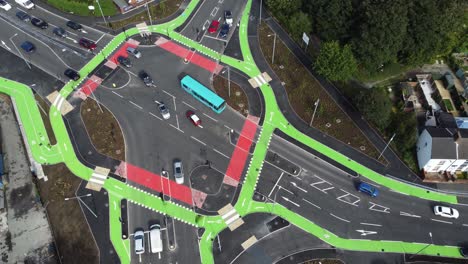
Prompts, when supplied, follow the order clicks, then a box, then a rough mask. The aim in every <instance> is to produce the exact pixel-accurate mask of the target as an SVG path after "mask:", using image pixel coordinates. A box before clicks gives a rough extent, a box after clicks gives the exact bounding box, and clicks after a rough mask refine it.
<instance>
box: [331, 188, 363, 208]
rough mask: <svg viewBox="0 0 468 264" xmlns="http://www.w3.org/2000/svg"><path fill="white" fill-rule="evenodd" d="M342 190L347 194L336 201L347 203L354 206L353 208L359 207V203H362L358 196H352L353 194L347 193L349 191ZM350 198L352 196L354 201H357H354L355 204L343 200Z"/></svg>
mask: <svg viewBox="0 0 468 264" xmlns="http://www.w3.org/2000/svg"><path fill="white" fill-rule="evenodd" d="M340 190H341V191H342V192H344V193H345V194H343V195H341V196H339V197H337V198H336V199H337V200H338V201H340V202H343V203H347V204H350V205H353V206H358V204H357V203H359V201H361V199H360V198H359V197H358V196H356V195H354V194H351V193H349V192H347V191H345V190H343V189H341V188H340ZM348 196H351V197H352V198H354V199H353V200H355V201H354V202H350V201H347V200H344V199H343V198H344V197H348Z"/></svg>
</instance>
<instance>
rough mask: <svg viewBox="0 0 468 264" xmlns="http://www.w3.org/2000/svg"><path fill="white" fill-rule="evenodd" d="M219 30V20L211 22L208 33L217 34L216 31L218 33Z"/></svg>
mask: <svg viewBox="0 0 468 264" xmlns="http://www.w3.org/2000/svg"><path fill="white" fill-rule="evenodd" d="M218 28H219V21H218V20H213V21H211V24H210V27H209V28H208V33H211V34H213V33H216V31H218Z"/></svg>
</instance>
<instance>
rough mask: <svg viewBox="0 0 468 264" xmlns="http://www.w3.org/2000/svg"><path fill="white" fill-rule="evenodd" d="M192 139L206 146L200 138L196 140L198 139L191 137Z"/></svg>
mask: <svg viewBox="0 0 468 264" xmlns="http://www.w3.org/2000/svg"><path fill="white" fill-rule="evenodd" d="M190 137H191V138H192V139H193V140H195V141H198V143H200V144H202V145H203V146H206V143H205V142H203V141H201V140H199V139H198V138H196V137H194V136H190Z"/></svg>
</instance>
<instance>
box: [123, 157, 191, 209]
mask: <svg viewBox="0 0 468 264" xmlns="http://www.w3.org/2000/svg"><path fill="white" fill-rule="evenodd" d="M127 179H128V180H130V181H132V182H135V183H138V184H140V185H143V186H145V187H147V188H150V189H152V190H155V191H157V192H161V191H162V192H163V193H164V194H165V195H168V196H171V197H172V198H173V199H176V200H179V201H181V202H184V203H186V204H189V205H192V190H191V189H190V188H189V187H187V186H185V185H181V184H177V183H176V182H175V181H172V180H169V179H167V178H165V177H161V176H160V175H158V174H155V173H152V172H150V171H147V170H145V169H142V168H139V167H137V166H134V165H132V164H129V163H127Z"/></svg>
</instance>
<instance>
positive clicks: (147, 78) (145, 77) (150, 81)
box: [138, 71, 154, 86]
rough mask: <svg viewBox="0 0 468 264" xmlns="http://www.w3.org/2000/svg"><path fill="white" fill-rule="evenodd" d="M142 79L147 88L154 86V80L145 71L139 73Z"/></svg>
mask: <svg viewBox="0 0 468 264" xmlns="http://www.w3.org/2000/svg"><path fill="white" fill-rule="evenodd" d="M138 76H139V77H140V79H141V80H142V81H143V82H144V83H145V85H146V86H153V84H154V83H153V79H152V78H151V77H150V76H149V75H148V73H146V72H145V71H141V72H140V73H138Z"/></svg>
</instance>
